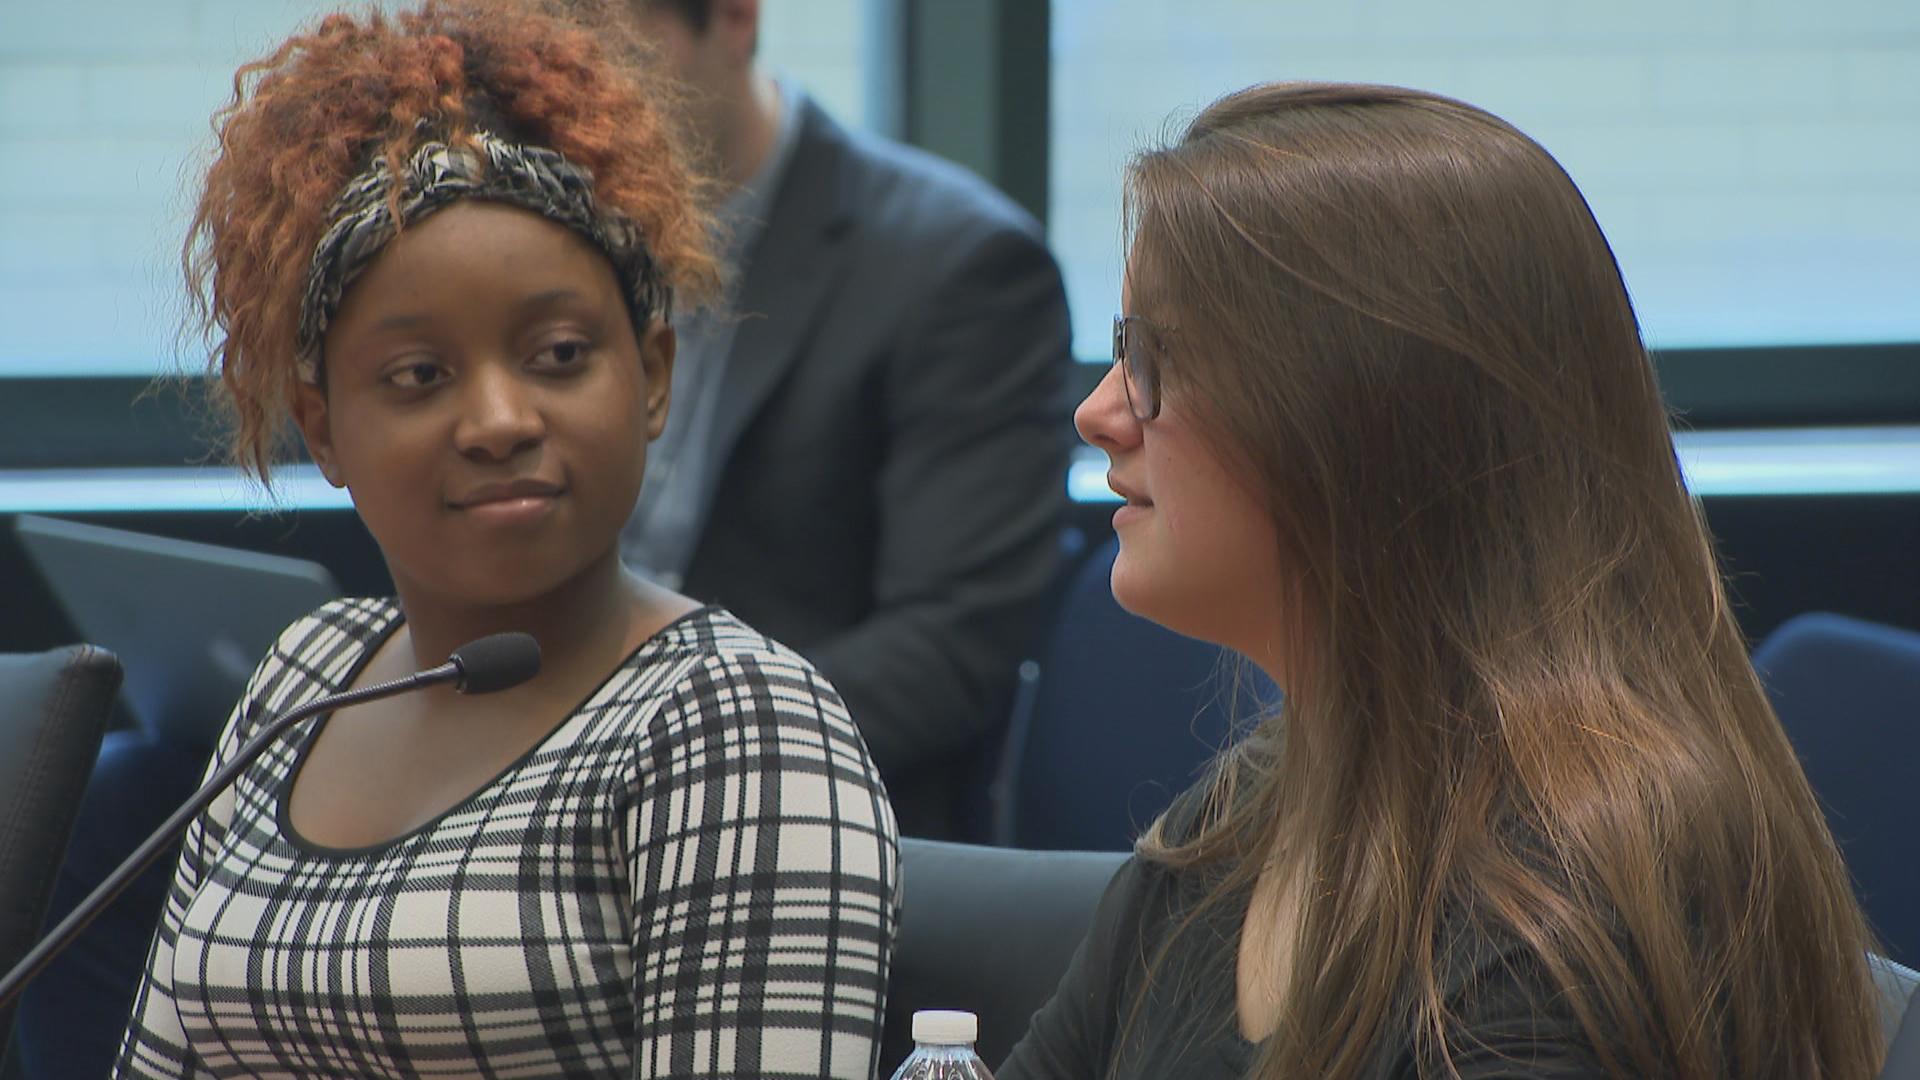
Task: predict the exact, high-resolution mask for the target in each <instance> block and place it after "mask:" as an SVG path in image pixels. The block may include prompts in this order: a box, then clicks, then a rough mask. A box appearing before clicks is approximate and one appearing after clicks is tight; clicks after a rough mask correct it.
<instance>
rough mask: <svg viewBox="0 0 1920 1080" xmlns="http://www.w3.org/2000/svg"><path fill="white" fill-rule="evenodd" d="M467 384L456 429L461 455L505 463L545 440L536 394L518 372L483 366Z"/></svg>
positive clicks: (457, 446)
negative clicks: (519, 376) (518, 375)
mask: <svg viewBox="0 0 1920 1080" xmlns="http://www.w3.org/2000/svg"><path fill="white" fill-rule="evenodd" d="M466 383H467V385H466V386H465V387H464V390H465V393H463V394H462V395H461V397H460V418H459V420H458V422H457V423H456V424H455V426H454V445H455V447H456V448H457V449H458V450H459V451H460V452H461V453H463V454H467V455H469V456H478V457H483V458H488V459H492V460H496V461H504V460H506V459H508V458H510V457H512V456H513V455H515V454H517V453H519V452H520V451H522V450H524V449H526V448H528V447H530V446H534V445H537V444H538V443H539V442H540V441H541V440H542V439H543V438H545V437H546V420H545V418H544V417H543V416H542V414H541V411H540V406H539V402H538V401H537V400H536V397H537V395H536V394H535V392H534V391H533V389H532V388H531V387H529V386H528V385H527V384H526V382H525V380H523V379H520V378H518V377H517V374H516V373H514V372H508V371H503V370H499V369H498V368H497V367H496V366H495V365H491V364H482V365H477V366H476V367H475V368H474V369H473V370H472V372H471V373H470V374H469V375H468V377H467V380H466Z"/></svg>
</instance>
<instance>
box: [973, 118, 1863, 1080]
mask: <svg viewBox="0 0 1920 1080" xmlns="http://www.w3.org/2000/svg"><path fill="white" fill-rule="evenodd" d="M1127 205H1128V215H1129V217H1128V224H1129V233H1130V236H1131V250H1130V255H1129V258H1128V264H1127V271H1126V277H1125V287H1124V290H1123V297H1122V305H1123V309H1124V311H1125V313H1126V314H1125V315H1124V316H1123V317H1121V318H1120V319H1119V320H1117V321H1116V324H1115V338H1114V341H1115V361H1116V362H1115V365H1114V367H1113V369H1112V371H1111V372H1110V373H1109V374H1108V376H1107V377H1106V379H1105V380H1103V381H1102V383H1101V384H1100V386H1099V387H1098V388H1097V389H1095V391H1094V392H1093V393H1092V395H1090V396H1089V397H1088V399H1087V400H1086V402H1085V403H1083V404H1082V405H1081V406H1080V410H1079V412H1078V414H1077V416H1076V421H1077V424H1078V426H1079V429H1080V431H1081V434H1082V435H1083V436H1084V437H1085V438H1086V439H1087V441H1088V442H1090V443H1092V444H1093V445H1095V446H1097V447H1099V448H1101V449H1102V450H1104V451H1106V453H1107V454H1108V456H1109V458H1110V459H1111V469H1110V472H1109V474H1108V475H1109V479H1110V482H1111V484H1112V486H1113V488H1114V490H1115V491H1117V492H1119V493H1120V494H1121V495H1123V496H1124V497H1125V498H1126V505H1125V506H1124V507H1123V508H1121V509H1120V510H1119V511H1118V513H1116V514H1115V517H1114V525H1115V528H1116V530H1117V532H1118V536H1119V542H1120V551H1119V556H1118V559H1117V561H1116V562H1115V564H1114V569H1113V579H1112V585H1113V591H1114V595H1115V596H1116V597H1117V598H1118V599H1119V601H1120V602H1121V603H1122V604H1123V605H1125V606H1126V607H1127V608H1129V609H1130V610H1132V611H1134V612H1136V613H1138V614H1141V615H1143V616H1145V617H1147V618H1150V619H1153V620H1155V621H1157V622H1160V623H1163V624H1165V625H1167V626H1170V627H1172V628H1174V629H1177V630H1180V631H1182V632H1185V633H1188V634H1191V635H1193V636H1196V637H1200V638H1206V639H1209V640H1212V641H1216V642H1220V643H1223V644H1225V645H1227V646H1229V647H1231V648H1233V649H1235V650H1237V651H1238V652H1240V653H1241V654H1243V655H1244V656H1245V657H1246V658H1247V659H1248V660H1250V661H1251V662H1252V663H1254V664H1256V665H1258V666H1259V667H1260V668H1261V669H1262V670H1263V671H1264V672H1265V673H1266V674H1267V675H1269V676H1271V677H1272V678H1273V680H1274V681H1275V682H1276V683H1277V684H1279V685H1280V686H1281V687H1282V688H1283V689H1284V690H1285V692H1286V700H1285V703H1284V705H1283V707H1282V708H1281V709H1280V710H1279V712H1278V713H1277V714H1276V715H1274V716H1273V717H1271V718H1268V719H1267V720H1265V721H1264V722H1263V724H1262V725H1261V726H1260V727H1258V728H1257V729H1256V730H1255V731H1253V732H1252V733H1251V734H1250V735H1249V736H1248V737H1247V738H1246V739H1245V740H1244V741H1243V742H1242V743H1241V744H1240V745H1238V746H1237V747H1236V748H1235V749H1234V750H1233V751H1232V752H1231V753H1230V754H1229V755H1227V756H1226V757H1225V758H1224V759H1223V760H1222V761H1221V762H1220V763H1219V764H1218V766H1217V769H1216V771H1215V773H1214V775H1213V776H1212V777H1211V779H1210V780H1209V781H1208V782H1207V783H1205V784H1203V785H1202V786H1201V787H1200V788H1199V789H1196V791H1194V792H1191V793H1189V795H1188V796H1186V797H1183V799H1181V800H1179V801H1178V802H1176V804H1175V806H1174V808H1173V809H1172V810H1170V811H1169V812H1168V814H1167V815H1166V816H1165V817H1164V818H1163V819H1162V820H1161V821H1160V822H1158V823H1157V824H1156V826H1155V828H1154V829H1153V830H1152V831H1151V832H1150V833H1149V835H1148V836H1147V837H1146V838H1145V839H1144V840H1143V841H1142V842H1141V844H1140V848H1139V851H1138V852H1137V854H1136V857H1135V858H1134V859H1133V860H1132V861H1131V862H1130V863H1129V864H1128V866H1127V867H1126V869H1124V870H1123V871H1122V872H1121V874H1120V875H1119V877H1118V878H1116V881H1115V884H1114V885H1113V886H1112V887H1111V889H1110V891H1109V893H1108V896H1107V898H1106V900H1105V901H1104V902H1103V904H1102V907H1101V910H1100V912H1099V914H1098V916H1097V917H1096V925H1095V928H1094V931H1093V932H1092V933H1091V934H1090V935H1089V937H1088V940H1087V943H1086V944H1085V945H1084V946H1083V947H1082V951H1081V953H1080V955H1079V956H1078V957H1077V958H1076V960H1075V962H1074V965H1073V967H1072V969H1071V970H1070V972H1069V973H1068V975H1067V976H1066V979H1065V981H1064V982H1063V983H1062V986H1061V988H1060V991H1059V993H1058V994H1057V996H1056V997H1055V999H1054V1000H1053V1002H1051V1003H1050V1004H1049V1005H1048V1006H1047V1007H1046V1008H1045V1009H1044V1010H1043V1011H1042V1012H1041V1013H1040V1014H1039V1015H1037V1016H1036V1018H1035V1020H1034V1024H1033V1028H1032V1030H1031V1032H1030V1033H1029V1035H1028V1037H1027V1039H1026V1040H1025V1041H1024V1042H1023V1043H1022V1044H1021V1045H1020V1046H1019V1047H1018V1048H1017V1049H1016V1050H1015V1052H1014V1054H1013V1056H1012V1058H1011V1059H1010V1061H1009V1062H1008V1064H1007V1065H1006V1067H1005V1068H1004V1069H1003V1071H1002V1072H1001V1074H1000V1075H1001V1077H1002V1080H1026V1078H1029V1077H1031V1078H1039V1077H1047V1078H1050V1080H1076V1078H1086V1080H1092V1078H1095V1077H1129V1078H1130V1077H1169V1076H1179V1077H1243V1076H1247V1077H1259V1078H1262V1080H1280V1078H1282V1077H1287V1078H1298V1077H1316V1078H1317V1077H1343V1078H1346V1077H1352V1078H1359V1077H1369V1078H1370V1077H1446V1076H1459V1077H1472V1078H1486V1077H1495V1076H1502V1077H1522V1076H1526V1077H1534V1076H1554V1077H1615V1078H1624V1077H1653V1076H1659V1077H1684V1078H1693V1080H1706V1078H1721V1077H1739V1078H1779V1080H1806V1078H1810V1077H1824V1078H1834V1080H1866V1078H1868V1077H1871V1076H1872V1075H1873V1073H1874V1071H1875V1069H1876V1068H1877V1061H1878V1058H1879V1055H1880V1053H1881V1039H1882V1034H1881V1031H1880V1028H1879V1023H1878V1012H1877V1009H1876V1006H1875V997H1874V989H1873V985H1872V981H1871V977H1870V973H1869V967H1868V959H1867V950H1868V948H1869V945H1870V939H1869V935H1868V932H1867V930H1866V928H1865V926H1864V923H1863V920H1862V917H1861V914H1860V912H1859V909H1858V907H1857V906H1856V904H1855V901H1854V899H1853V896H1852V894H1851V892H1850V890H1849V886H1848V881H1847V875H1846V871H1845V869H1844V867H1843V866H1842V863H1841V860H1840V858H1839V855H1838V853H1837V851H1836V849H1835V846H1834V844H1833V841H1832V839H1831V837H1830V836H1829V835H1828V833H1827V830H1826V828H1825V825H1824V822H1823V819H1822V817H1821V813H1820V810H1819V808H1818V806H1817V805H1816V803H1815V801H1814V798H1813V795H1812V793H1811V791H1810V790H1809V788H1808V786H1807V783H1806V780H1805V779H1804V777H1803V776H1802V774H1801V772H1800V769H1799V767H1798V765H1797V763H1796V761H1795V759H1794V755H1793V751H1792V749H1791V747H1790V746H1789V745H1788V742H1787V740H1786V738H1785V736H1784V735H1783V734H1782V732H1781V729H1780V726H1779V724H1778V722H1777V721H1776V720H1775V718H1774V716H1773V714H1772V712H1771V710H1770V709H1769V707H1768V705H1767V702H1766V699H1765V697H1764V696H1763V694H1762V691H1761V688H1760V686H1759V684H1758V682H1757V681H1756V679H1755V677H1754V674H1753V671H1752V669H1751V667H1750V666H1749V664H1748V661H1747V656H1746V649H1745V647H1744V643H1743V641H1742V638H1741V634H1740V631H1739V628H1738V626H1737V625H1736V624H1735V621H1734V618H1733V616H1732V614H1731V612H1730V610H1729V605H1728V601H1727V597H1726V594H1725V592H1724V591H1723V588H1722V584H1721V580H1720V577H1719V572H1718V569H1717V566H1716V561H1715V555H1714V550H1713V546H1712V543H1711V541H1710V538H1709V537H1708V534H1707V531H1706V529H1705V528H1704V526H1703V524H1702V521H1701V518H1700V515H1699V512H1698V510H1697V507H1696V506H1695V505H1694V504H1693V503H1692V502H1691V501H1690V499H1689V497H1688V494H1687V492H1686V490H1685V488H1684V486H1683V484H1682V479H1681V475H1680V470H1679V468H1678V465H1677V463H1676V459H1675V456H1674V451H1673V446H1672V442H1671V438H1670V435H1669V431H1668V427H1667V417H1666V414H1665V412H1664V409H1663V406H1662V403H1661V400H1660V396H1659V391H1658V388H1657V386H1656V385H1655V380H1654V375H1653V371H1652V368H1651V366H1650V365H1649V362H1648V358H1647V354H1646V350H1645V348H1644V346H1643V345H1642V342H1641V339H1640V335H1639V331H1638V327H1637V325H1636V322H1635V318H1634V314H1633V309H1632V307H1631V305H1630V304H1629V302H1628V298H1627V292H1626V289H1625V287H1624V285H1623V284H1622V281H1621V278H1620V274H1619V270H1618V268H1617V266H1616V264H1615V261H1614V259H1613V255H1612V252H1611V251H1610V249H1609V248H1608V246H1607V242H1606V240H1605V238H1604V237H1603V236H1602V235H1601V232H1600V229H1599V227H1598V226H1597V225H1596V223H1595V221H1594V219H1593V216H1592V214H1591V213H1590V212H1589V210H1588V208H1587V205H1586V203H1585V201H1584V200H1583V199H1582V197H1581V195H1580V193H1579V192H1578V190H1576V188H1575V187H1574V185H1573V183H1572V181H1571V180H1570V179H1569V178H1568V177H1567V175H1566V174H1565V173H1564V172H1563V171H1562V170H1561V169H1560V167H1559V166H1558V165H1557V164H1556V163H1555V162H1554V160H1553V159H1552V158H1551V157H1550V156H1549V155H1548V154H1547V153H1546V152H1545V151H1544V150H1542V149H1541V148H1540V147H1539V146H1538V145H1536V144H1535V143H1533V142H1532V141H1531V140H1529V139H1528V138H1527V137H1526V136H1524V135H1522V134H1521V133H1520V132H1518V131H1516V130H1515V129H1514V128H1512V127H1511V126H1509V125H1508V124H1506V123H1504V122H1502V121H1500V120H1498V119H1496V118H1495V117H1492V116H1490V115H1488V114H1486V113H1484V112H1481V111H1479V110H1477V109H1474V108H1472V107H1470V106H1467V105H1463V104H1461V103H1459V102H1456V101H1452V100H1449V99H1446V98H1442V97H1437V96H1433V95H1429V94H1423V93H1417V92H1412V91H1406V90H1399V89H1392V88H1385V87H1371V86H1351V85H1322V84H1277V85H1268V86H1260V87H1255V88H1252V89H1249V90H1246V91H1243V92H1241V93H1237V94H1234V95H1231V96H1229V97H1227V98H1224V99H1222V100H1220V101H1218V102H1216V103H1214V104H1213V105H1212V106H1210V107H1209V108H1207V109H1206V110H1205V111H1203V112H1202V113H1201V114H1200V115H1199V116H1198V118H1196V119H1195V120H1194V121H1193V122H1192V123H1191V125H1189V126H1188V127H1187V129H1186V131H1185V132H1184V134H1183V135H1182V136H1181V137H1180V138H1179V140H1178V141H1177V142H1176V143H1175V144H1173V145H1171V146H1168V147H1166V148H1164V149H1159V150H1155V151H1152V152H1149V153H1145V154H1143V155H1141V156H1140V157H1139V158H1137V159H1136V160H1135V162H1134V163H1133V165H1132V167H1131V169H1130V171H1129V174H1128V185H1127Z"/></svg>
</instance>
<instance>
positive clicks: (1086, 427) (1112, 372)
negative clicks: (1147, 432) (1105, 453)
mask: <svg viewBox="0 0 1920 1080" xmlns="http://www.w3.org/2000/svg"><path fill="white" fill-rule="evenodd" d="M1125 377H1126V376H1125V374H1124V373H1122V372H1121V370H1120V365H1119V364H1114V365H1113V366H1111V367H1109V368H1107V374H1106V376H1105V377H1104V378H1102V379H1101V380H1100V381H1099V382H1098V383H1097V384H1095V386H1094V388H1093V391H1092V392H1091V393H1089V394H1088V395H1087V398H1086V400H1085V401H1082V402H1081V403H1080V407H1079V408H1077V409H1075V410H1073V427H1074V430H1075V431H1078V432H1079V433H1080V437H1081V438H1082V439H1085V440H1086V441H1087V444H1088V445H1090V446H1096V447H1099V448H1100V449H1102V450H1110V449H1114V448H1116V447H1125V446H1131V445H1133V444H1134V443H1136V442H1138V441H1139V439H1140V421H1138V420H1135V419H1134V418H1133V410H1132V409H1131V408H1130V407H1129V406H1128V405H1127V388H1126V387H1125V386H1123V385H1121V382H1120V380H1121V379H1123V378H1125Z"/></svg>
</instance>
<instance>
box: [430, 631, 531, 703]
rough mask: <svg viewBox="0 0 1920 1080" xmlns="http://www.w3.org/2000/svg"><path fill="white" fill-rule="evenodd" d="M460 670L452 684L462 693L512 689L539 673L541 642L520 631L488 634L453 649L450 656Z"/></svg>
mask: <svg viewBox="0 0 1920 1080" xmlns="http://www.w3.org/2000/svg"><path fill="white" fill-rule="evenodd" d="M447 659H448V660H449V661H450V662H451V663H452V664H453V665H454V666H455V667H458V668H459V669H460V679H459V681H458V682H456V683H454V684H453V688H454V689H455V690H458V691H460V692H461V693H463V694H491V693H493V692H494V691H496V690H510V689H512V688H513V687H516V686H519V685H520V684H521V683H523V682H526V681H527V680H528V679H531V678H533V677H534V676H535V675H538V674H540V643H539V642H537V641H535V640H533V635H532V634H523V633H521V632H519V631H518V630H512V631H508V632H507V633H504V634H488V635H487V636H486V637H483V638H480V639H479V640H477V641H469V642H467V643H466V644H465V645H462V646H460V647H459V648H457V649H455V650H453V655H452V656H450V657H448V658H447Z"/></svg>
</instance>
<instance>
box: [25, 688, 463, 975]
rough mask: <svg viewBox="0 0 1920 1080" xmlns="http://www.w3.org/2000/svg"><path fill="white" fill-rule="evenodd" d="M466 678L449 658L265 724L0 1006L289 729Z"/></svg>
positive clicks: (66, 925) (68, 926)
mask: <svg viewBox="0 0 1920 1080" xmlns="http://www.w3.org/2000/svg"><path fill="white" fill-rule="evenodd" d="M464 678H465V671H464V669H463V668H462V667H461V665H460V663H459V662H458V661H457V660H449V661H447V662H446V663H444V664H441V665H440V666H438V667H433V668H428V669H427V670H425V671H416V672H414V673H413V674H412V675H408V676H406V677H405V678H400V679H393V680H390V681H388V682H383V683H379V684H377V685H374V686H365V687H361V688H360V689H358V690H349V691H347V692H346V693H343V694H329V695H327V696H325V697H322V698H319V699H318V700H315V701H310V702H308V703H307V704H305V705H302V706H300V707H299V708H297V709H294V710H293V711H292V712H290V713H287V714H286V715H285V716H281V717H278V718H276V719H274V720H273V721H271V722H270V723H268V724H267V725H266V726H265V727H263V728H261V729H260V733H259V734H257V735H255V736H254V737H253V738H252V739H249V740H248V741H247V744H246V745H245V746H242V747H241V748H240V750H239V752H237V753H235V754H234V755H233V757H232V758H231V759H230V760H228V761H227V763H226V764H224V765H222V766H221V767H220V769H219V771H217V772H215V773H214V774H213V775H212V776H211V777H209V778H208V780H207V782H206V783H205V784H203V785H201V787H200V790H198V791H196V792H194V793H193V798H191V799H188V800H187V802H186V804H185V805H183V806H181V807H180V809H178V810H175V811H174V812H173V816H172V817H169V818H168V819H167V820H166V821H165V822H164V823H162V824H161V826H160V827H159V828H157V829H155V830H154V831H153V835H151V836H149V837H147V838H146V840H145V841H143V842H142V843H141V845H140V846H139V848H137V849H135V851H134V853H133V854H132V855H129V856H127V859H126V861H125V862H122V863H121V864H120V865H119V866H118V867H115V868H114V871H113V873H111V874H109V875H107V879H106V880H105V881H102V882H101V883H100V884H99V886H98V887H97V888H95V889H94V890H93V891H92V892H91V893H88V894H87V898H86V899H85V900H82V901H80V903H79V905H78V906H77V907H75V908H74V909H73V911H71V912H70V913H68V915H67V917H66V918H65V919H62V920H61V921H60V925H59V926H56V927H54V928H53V932H52V933H50V934H48V935H47V936H46V937H44V938H42V939H41V940H40V943H39V944H37V945H35V946H34V947H33V948H32V949H31V950H30V951H28V953H27V955H26V956H24V957H21V959H20V962H19V963H17V964H15V965H14V966H13V970H12V971H9V972H7V976H6V978H5V979H0V1010H4V1009H5V1008H6V1007H7V1006H8V1005H9V1004H11V1003H12V1002H13V999H14V998H16V997H18V996H20V992H21V991H22V990H24V989H26V986H27V983H29V982H31V981H32V980H33V977H34V976H35V975H38V974H40V971H41V969H42V968H45V967H46V966H47V965H48V964H49V963H51V962H52V961H53V958H54V957H56V956H58V955H60V953H61V952H62V951H63V950H64V949H65V948H66V947H67V946H68V945H71V944H72V943H73V939H74V938H77V937H79V936H80V932H81V931H83V930H85V929H86V928H87V926H88V925H89V924H90V923H92V922H93V920H94V919H96V918H98V917H99V915H100V913H101V912H102V911H104V910H106V908H107V905H108V904H111V903H112V902H113V901H114V898H115V897H117V896H119V895H120V894H121V893H122V892H125V891H126V888H127V886H129V885H131V884H133V879H134V878H136V877H138V876H139V875H140V871H142V870H145V869H146V868H147V867H148V866H150V865H152V863H153V861H154V860H155V859H157V858H159V857H160V855H161V854H162V853H163V852H165V851H166V850H167V848H168V847H169V846H171V844H172V842H173V839H174V837H176V836H177V835H179V834H180V833H181V832H183V831H185V829H186V827H187V823H188V822H190V821H192V820H193V819H194V817H195V816H196V815H198V814H199V813H200V811H202V810H204V809H206V808H207V804H208V803H211V802H212V801H213V800H214V799H215V798H218V797H219V795H220V793H221V792H223V791H225V790H226V789H227V785H229V784H231V783H233V781H234V778H235V777H238V776H239V775H240V774H241V773H242V772H245V771H246V769H247V766H249V765H252V764H253V762H254V759H255V758H258V757H259V756H260V755H261V754H262V753H264V752H266V749H267V747H268V746H270V745H271V744H272V743H273V741H274V740H275V739H277V738H279V737H280V736H281V735H282V734H283V733H285V731H286V730H287V729H288V728H290V727H292V726H293V725H295V724H297V723H299V722H300V721H302V720H305V719H306V718H307V717H309V716H312V715H314V714H315V713H321V712H326V711H328V710H329V709H343V708H345V707H347V706H349V705H358V704H360V703H361V702H363V701H373V700H375V699H377V698H384V697H392V696H393V695H394V694H402V693H405V692H407V691H409V690H418V689H421V688H423V687H428V686H434V685H437V684H439V683H446V682H457V681H460V680H462V679H464Z"/></svg>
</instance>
